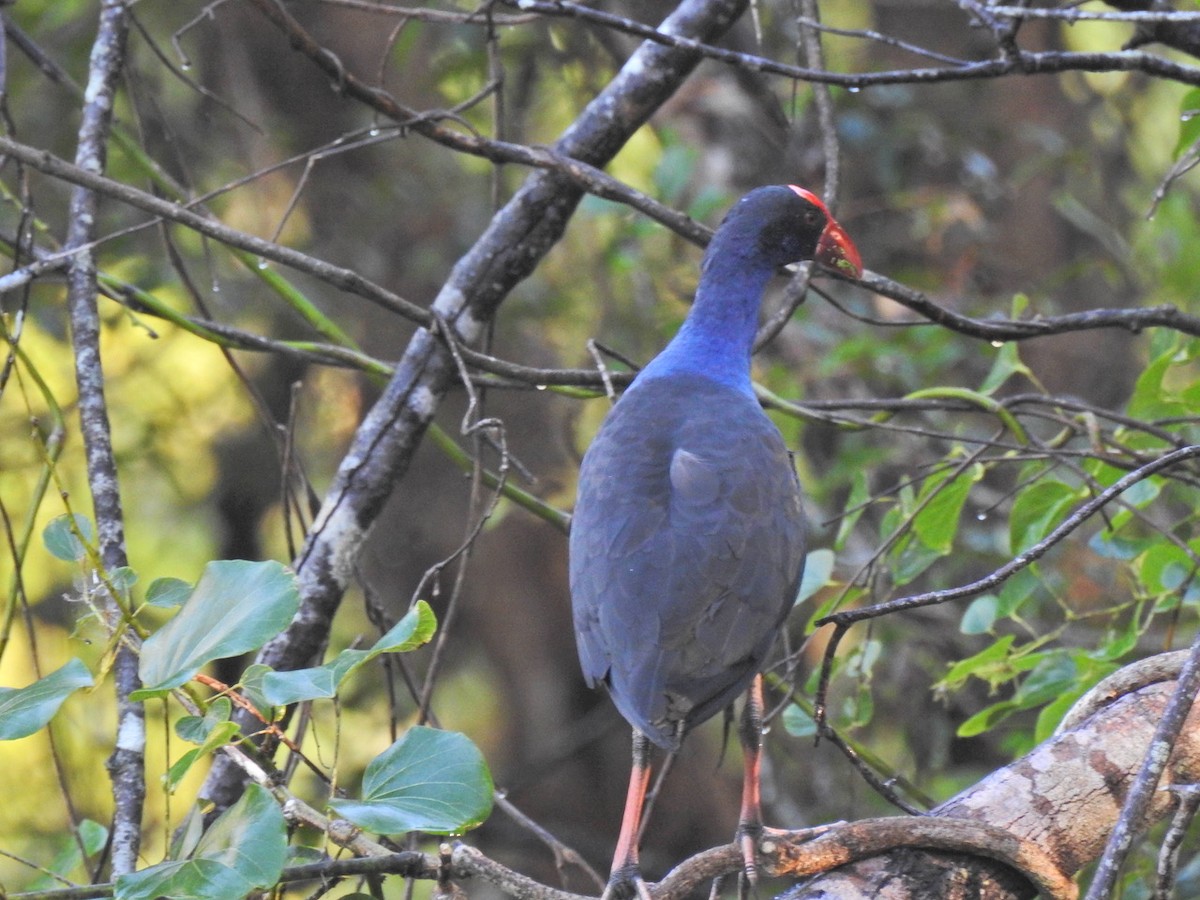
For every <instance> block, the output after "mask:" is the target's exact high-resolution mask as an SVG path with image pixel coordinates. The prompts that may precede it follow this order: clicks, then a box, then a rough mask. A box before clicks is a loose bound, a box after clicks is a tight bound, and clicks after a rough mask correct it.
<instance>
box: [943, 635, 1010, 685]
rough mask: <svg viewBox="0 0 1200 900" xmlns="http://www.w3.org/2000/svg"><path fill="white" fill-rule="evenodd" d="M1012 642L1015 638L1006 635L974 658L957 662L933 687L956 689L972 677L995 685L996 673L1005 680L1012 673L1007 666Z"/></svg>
mask: <svg viewBox="0 0 1200 900" xmlns="http://www.w3.org/2000/svg"><path fill="white" fill-rule="evenodd" d="M1014 640H1016V638H1015V637H1014V636H1013V635H1011V634H1006V635H1005V636H1004V637H1002V638H1000V640H998V641H996V642H995V643H993V644H989V645H988V646H987V647H985V648H984V649H983V650H980V651H979V652H978V653H976V654H975V655H974V656H972V657H969V658H968V659H962V660H959V661H958V662H956V663H955V664H954V665H953V666H951V667H950V671H949V672H947V673H946V675H945V677H943V678H942V679H941V681H939V682H938V683H937V685H936V686H935V687H937V688H939V689H946V688H953V687H957V686H958V685H960V684H961V683H962V682H964V681H966V680H967V678H969V677H970V676H972V675H974V676H975V677H977V678H982V679H983V680H984V681H986V682H988V683H989V684H992V683H995V681H996V674H997V673H998V672H999V673H1001V674H1002V676H1003V678H1007V676H1008V675H1009V674H1011V671H1012V670H1011V668H1010V667H1009V665H1008V654H1009V651H1010V649H1011V648H1012V645H1013V641H1014Z"/></svg>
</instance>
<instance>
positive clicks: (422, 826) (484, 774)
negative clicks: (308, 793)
mask: <svg viewBox="0 0 1200 900" xmlns="http://www.w3.org/2000/svg"><path fill="white" fill-rule="evenodd" d="M493 790H494V789H493V786H492V775H491V772H489V771H488V767H487V763H485V762H484V760H483V754H481V753H480V752H479V748H477V747H476V746H475V745H474V744H473V743H471V741H470V739H468V738H467V737H466V736H465V735H462V734H458V733H456V732H453V731H441V730H439V729H436V728H426V727H424V726H415V727H413V728H410V729H409V730H408V731H407V732H406V733H405V735H404V736H403V737H402V738H400V740H398V741H396V743H394V744H392V746H391V747H389V748H388V749H387V750H385V751H383V753H381V754H380V755H379V756H377V757H375V758H374V759H373V760H371V762H370V763H368V764H367V769H366V772H365V773H364V775H363V788H362V793H363V796H362V799H361V800H330V801H329V805H330V806H331V807H333V809H334V810H336V811H337V813H338V815H340V816H343V817H345V818H346V819H349V820H350V821H351V822H353V823H354V824H356V825H361V826H362V827H363V828H369V829H371V830H372V831H376V832H378V833H380V834H403V833H405V832H408V831H425V832H430V833H432V834H452V833H457V832H460V831H466V830H467V829H468V828H474V827H475V826H476V825H479V824H480V823H481V822H482V821H483V820H484V819H486V818H487V817H488V815H489V814H490V813H491V811H492V793H493Z"/></svg>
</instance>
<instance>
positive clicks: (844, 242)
mask: <svg viewBox="0 0 1200 900" xmlns="http://www.w3.org/2000/svg"><path fill="white" fill-rule="evenodd" d="M788 187H790V188H791V189H792V190H793V191H795V192H796V193H797V194H799V195H800V196H801V197H803V198H804V199H805V200H807V201H808V202H809V203H811V204H813V205H814V206H817V207H820V209H821V210H822V211H823V212H824V213H825V220H826V221H825V230H824V231H823V232H821V239H820V240H819V241H817V252H816V254H815V255H814V256H813V259H815V260H816V261H817V262H819V263H820V264H821V265H823V266H828V267H829V268H831V269H836V270H837V271H839V272H841V273H843V274H845V275H849V276H851V277H852V278H861V277H862V257H861V256H859V255H858V248H857V247H855V246H854V241H852V240H850V235H848V234H846V231H845V229H844V228H842V226H841V225H839V224H838V223H837V220H836V219H835V218H834V217H833V216H832V215H830V214H829V209H828V208H827V207H826V206H825V204H824V203H822V202H821V198H820V197H818V196H817V195H816V194H814V193H813V192H812V191H806V190H805V189H804V188H802V187H797V186H796V185H794V184H789V185H788Z"/></svg>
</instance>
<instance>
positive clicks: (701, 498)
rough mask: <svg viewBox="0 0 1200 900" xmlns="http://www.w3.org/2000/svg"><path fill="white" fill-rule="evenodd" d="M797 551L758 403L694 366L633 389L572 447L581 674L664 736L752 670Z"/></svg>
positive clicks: (787, 473) (705, 713)
mask: <svg viewBox="0 0 1200 900" xmlns="http://www.w3.org/2000/svg"><path fill="white" fill-rule="evenodd" d="M803 564H804V537H803V517H802V513H801V510H800V491H799V486H798V483H797V481H796V477H795V474H794V472H793V470H792V466H791V461H790V459H789V458H788V455H787V450H786V447H785V446H784V443H783V439H782V437H781V436H780V434H779V432H778V430H777V429H776V428H775V426H774V425H773V424H772V423H771V421H770V420H769V419H768V418H767V417H766V416H765V415H764V414H763V412H762V410H761V409H760V408H759V406H758V404H757V403H755V402H754V401H753V400H752V399H751V398H749V397H746V396H745V395H743V394H741V393H740V392H738V391H735V390H732V389H730V388H727V387H723V386H721V385H718V384H716V383H715V382H712V381H709V380H708V379H705V378H702V377H698V376H686V377H670V378H661V379H656V380H652V381H649V382H646V383H644V384H639V385H637V386H636V387H635V388H633V389H631V390H630V391H629V392H628V393H627V394H626V395H625V396H624V397H623V398H622V399H621V400H620V401H619V402H618V403H617V405H616V407H615V408H614V409H613V411H612V412H611V413H610V415H609V417H608V419H606V420H605V423H604V425H603V426H602V428H601V430H600V433H599V434H598V435H597V437H596V439H595V441H594V442H593V444H592V446H591V448H590V449H589V450H588V453H587V455H586V456H585V458H584V462H583V467H582V469H581V472H580V487H579V499H578V502H577V504H576V508H575V516H574V520H573V522H572V526H571V594H572V601H573V606H574V612H575V630H576V636H577V639H578V643H579V655H580V659H581V661H582V664H583V671H584V675H585V676H586V678H587V679H588V682H589V683H592V684H594V683H596V682H605V683H607V684H608V686H609V688H610V690H611V692H612V695H613V699H614V701H615V702H616V704H617V707H618V708H619V709H620V710H621V712H622V714H623V715H624V716H625V717H626V718H627V719H629V721H630V722H631V723H632V724H633V725H634V726H635V727H636V728H638V729H640V730H641V731H643V732H644V733H645V734H646V735H647V736H648V737H650V739H651V740H653V741H655V742H656V743H659V744H661V745H662V746H668V747H673V746H676V745H677V744H678V741H679V739H680V737H682V733H683V731H684V729H686V728H687V727H688V726H690V725H693V724H695V723H697V722H700V721H703V720H704V719H706V718H708V717H709V716H711V715H712V714H714V713H715V712H717V711H718V710H720V709H722V708H723V707H724V706H726V705H728V704H729V703H730V702H732V700H733V699H734V698H735V697H736V696H737V694H738V693H739V692H740V691H742V690H743V689H744V688H745V687H746V685H747V684H748V682H749V680H750V679H751V678H752V677H753V676H754V674H755V673H756V672H757V671H758V670H759V668H760V666H761V665H762V662H763V658H764V657H765V656H766V653H767V651H768V650H769V649H770V646H771V643H772V642H773V641H774V638H775V636H776V634H777V632H778V630H779V627H780V625H781V623H782V621H783V619H784V617H785V616H786V615H787V612H788V611H789V610H790V608H791V605H792V602H793V600H794V598H795V595H796V590H797V588H798V585H799V579H800V574H801V571H802V568H803Z"/></svg>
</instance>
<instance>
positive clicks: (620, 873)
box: [603, 728, 650, 900]
mask: <svg viewBox="0 0 1200 900" xmlns="http://www.w3.org/2000/svg"><path fill="white" fill-rule="evenodd" d="M649 784H650V742H649V741H647V740H646V736H645V735H644V734H642V733H641V732H640V731H638V730H637V729H636V728H635V729H634V730H633V768H632V770H631V771H630V773H629V791H628V792H627V793H626V794H625V814H624V815H623V816H622V817H621V835H620V837H618V838H617V849H616V852H615V853H614V854H613V864H612V872H611V873H610V874H609V876H608V886H607V887H606V888H605V889H604V896H603V900H616V898H619V897H622V896H624V894H625V888H626V887H627V886H628V887H632V888H633V890H634V891H635V892H636V893H637V896H638V898H639V900H650V889H649V888H648V887H646V882H645V881H644V880H643V879H642V870H641V867H640V865H639V862H638V832H639V831H641V829H642V806H643V804H645V802H646V788H647V786H648V785H649Z"/></svg>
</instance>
